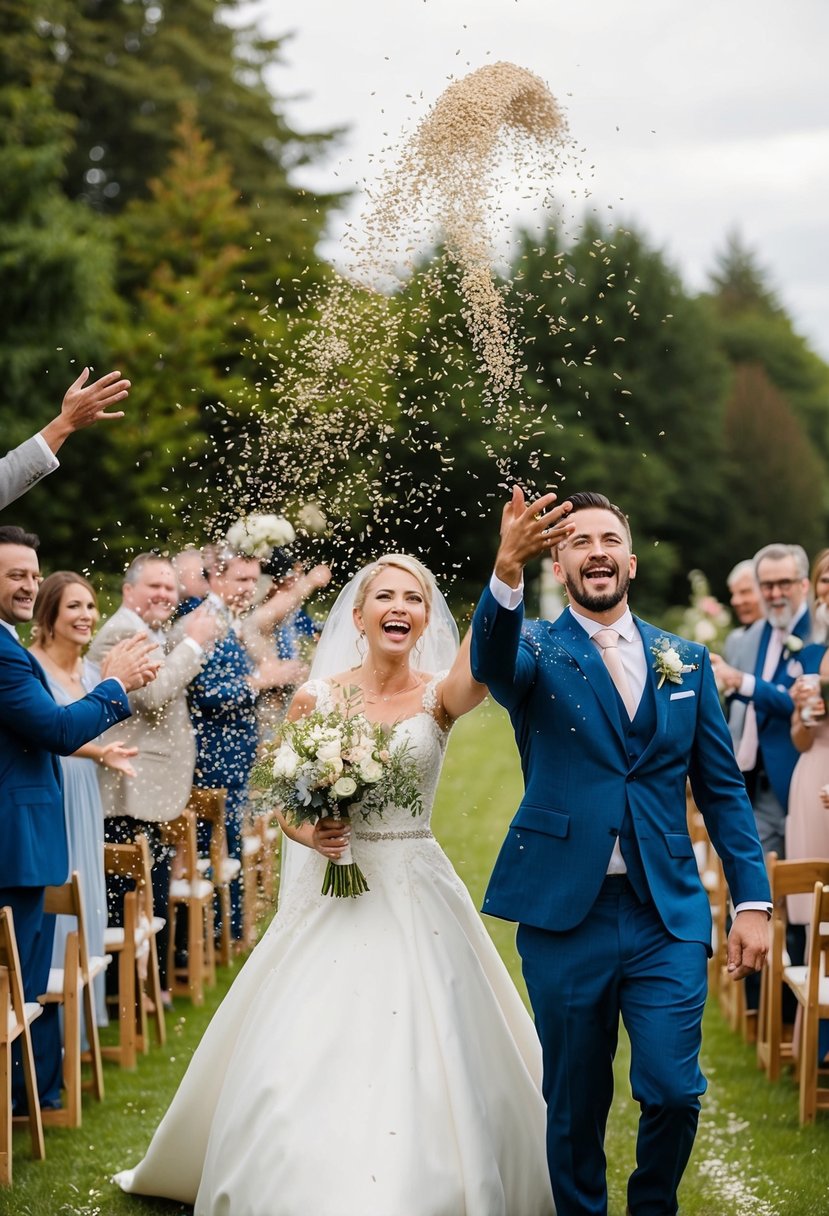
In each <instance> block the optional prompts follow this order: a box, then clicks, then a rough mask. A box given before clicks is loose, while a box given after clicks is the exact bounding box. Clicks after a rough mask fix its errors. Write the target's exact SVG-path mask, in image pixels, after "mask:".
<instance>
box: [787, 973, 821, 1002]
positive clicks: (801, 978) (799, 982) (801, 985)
mask: <svg viewBox="0 0 829 1216" xmlns="http://www.w3.org/2000/svg"><path fill="white" fill-rule="evenodd" d="M808 976H809V969H808V967H786V968H784V970H783V979H784V980H785V981H786V983H787V984H788V985H789V987H790V988H792V989H794V991H795V993H796V995H797V998H798V1000H799V1001H800V1002H801V1003H802V1004H803V1003H805V1001H806V981H807V979H808ZM818 1002H819V1004H820V1005H821V1008H822V1007H823V1006H824V1005H829V975H824V976H823V977H822V978H821V981H820V986H819V988H818Z"/></svg>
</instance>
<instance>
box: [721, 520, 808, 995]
mask: <svg viewBox="0 0 829 1216" xmlns="http://www.w3.org/2000/svg"><path fill="white" fill-rule="evenodd" d="M754 572H755V576H756V578H757V583H758V585H759V588H760V593H761V595H762V597H763V618H764V619H762V620H759V621H755V622H754V624H753V625H749V627H748V628H747V629H746V631H745V633H744V634H743V635H742V637H738V638H736V639H735V640H734V644H733V647H732V650H731V655H732V658H733V662H732V663H731V664H729V663H727V662H726V661H725V660H724V659H722V658H720V657H719V656H718V655H712V656H711V662H712V665H713V667H714V674H715V676H716V678H717V683H718V685H719V687H720V688H721V689H723V690H724V691H725V694H726V697H729V698H731V699H732V704H731V705H730V706H729V713H728V727H729V731H730V732H731V737H732V740H733V743H734V750H735V754H736V757H737V763H738V765H739V767H740V770H741V772H742V774H743V777H744V779H745V783H746V789H747V791H748V796H749V798H750V799H751V805H752V807H753V808H754V818H755V822H756V824H757V831H758V834H759V836H760V842H761V844H762V846H763V851H764V852H765V853H770V852H772V851H773V852H775V853H776V854H777V856H778V857H780V858H784V857H785V856H786V816H787V814H788V808H789V787H790V784H791V780H792V773H793V772H794V767H795V764H796V763H797V758H798V753H797V749H796V748H795V746H794V744H793V742H792V736H791V719H792V714H793V712H794V701H793V700H792V696H791V691H790V690H791V688H792V685H793V684H794V682H795V680H796V679H797V677H798V676H799V675H801V674H802V673H803V671H804V663H803V657H802V655H801V652H802V651H803V649H804V647H805V645H806V643H807V642H808V640H809V635H810V630H811V621H810V617H809V610H808V594H809V578H808V575H809V560H808V558H807V556H806V553H805V552H804V550H803V549H802V548H801V547H800V545H783V544H771V545H766V546H764V548H762V549H760V550H759V552H758V553H756V554H755V556H754ZM810 653H813V651H812V648H810ZM816 661H817V660H816V659H815V663H816ZM811 670H814V666H813V667H812V668H811ZM804 945H805V938H804V936H803V932H802V930H799V929H798V928H796V927H795V926H792V925H790V926H789V929H788V933H787V948H788V951H789V955H790V956H791V959H792V961H793V962H795V963H797V962H800V961H801V960H802V958H803V950H804ZM759 1000H760V983H759V979H758V977H757V976H749V977H748V979H747V980H746V1008H747V1009H748V1010H749V1012H750V1013H752V1014H754V1012H755V1011H756V1009H757V1006H758V1004H759ZM791 1001H792V997H791V995H790V994H789V993H788V992H785V993H784V1003H785V1006H786V1009H787V1013H788V1009H789V1004H790V1002H791Z"/></svg>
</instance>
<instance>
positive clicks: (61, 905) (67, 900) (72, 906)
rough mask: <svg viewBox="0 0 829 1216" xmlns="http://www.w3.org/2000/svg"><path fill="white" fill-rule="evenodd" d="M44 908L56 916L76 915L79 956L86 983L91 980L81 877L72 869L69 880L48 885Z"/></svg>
mask: <svg viewBox="0 0 829 1216" xmlns="http://www.w3.org/2000/svg"><path fill="white" fill-rule="evenodd" d="M43 909H44V911H45V912H49V913H51V914H52V915H54V916H74V918H75V920H76V921H77V925H78V958H79V961H80V968H81V975H82V976H83V980H84V983H88V982H89V938H88V937H87V935H86V912H85V911H84V903H83V889H82V888H81V877H80V874H79V873H78V871H77V870H73V871H72V876H71V878H70V879H69V882H65V883H63V884H62V885H61V886H59V887H47V888H46V891H45V895H44V900H43Z"/></svg>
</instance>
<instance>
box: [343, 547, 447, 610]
mask: <svg viewBox="0 0 829 1216" xmlns="http://www.w3.org/2000/svg"><path fill="white" fill-rule="evenodd" d="M389 566H391V567H393V568H395V569H397V570H405V572H406V573H407V574H411V576H412V577H413V578H415V579H417V581H418V583H419V584H420V589H421V591H422V592H423V602H424V603H425V605H426V611H427V613H428V612H431V610H432V592H433V590H434V586H435V580H434V578H433V577H432V575H431V574H430V573H429V571H428V570H427V569H426V567H425V566H424V565H423V562H420V561H418V559H417V558H416V557H412V556H411V555H410V554H408V553H384V554H383V555H382V556H381V557H378V558H377V560H376V561H374V562H372V563H371V565H370V566H366V568H365V570H364V571H363V572H362V574H361V575H360V581H359V583H358V584H357V587H356V591H355V595H354V609H355V611H357V612H362V610H363V605H364V604H365V602H366V596H367V595H368V589H369V587H370V586H371V584H372V583H373V582H374V580H375V579H376V578H377V575H378V574H380V573H381V571H383V570H385V569H387V568H388V567H389Z"/></svg>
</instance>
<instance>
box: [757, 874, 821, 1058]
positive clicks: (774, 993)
mask: <svg viewBox="0 0 829 1216" xmlns="http://www.w3.org/2000/svg"><path fill="white" fill-rule="evenodd" d="M766 868H767V870H768V875H769V886H770V887H771V898H772V904H773V909H772V917H771V925H770V929H771V946H770V948H769V952H768V955H767V957H766V965H765V967H764V968H763V974H762V977H761V980H760V1006H759V1014H758V1025H757V1067H758V1068H762V1069H765V1072H766V1076H767V1077H768V1079H769V1080H770V1081H776V1080H777V1079H778V1078H779V1076H780V1068H781V1065H782V1064H784V1063H786V1064H790V1063H793V1060H794V1057H793V1051H792V1035H793V1029H794V1028H793V1026H791V1025H788V1024H786V1023H784V1022H783V972H784V969H785V967H786V966H787V965H788V964H789V962H790V960H789V957H788V954H787V953H786V928H787V926H788V923H789V922H788V915H787V908H786V900H787V897H788V896H789V895H803V894H806V893H808V892H812V891H814V889H815V883H817V882H820V883H829V860H824V859H823V858H807V859H805V860H802V861H778V860H777V854H776V853H769V854H768V855H767V857H766Z"/></svg>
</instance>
